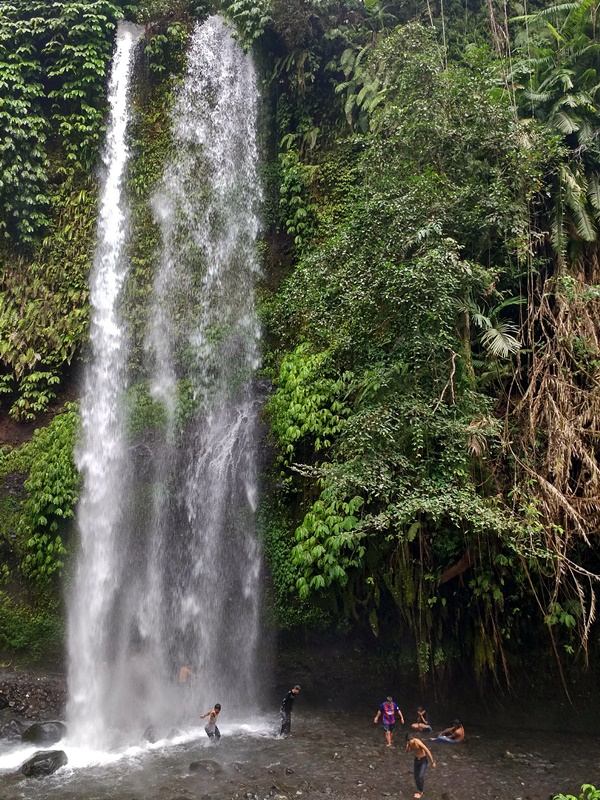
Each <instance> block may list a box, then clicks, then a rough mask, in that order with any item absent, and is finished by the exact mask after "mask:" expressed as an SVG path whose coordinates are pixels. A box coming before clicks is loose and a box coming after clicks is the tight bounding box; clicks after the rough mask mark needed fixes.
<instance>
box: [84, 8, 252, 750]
mask: <svg viewBox="0 0 600 800" xmlns="http://www.w3.org/2000/svg"><path fill="white" fill-rule="evenodd" d="M128 30H129V29H127V28H124V29H122V30H121V31H120V33H119V37H118V42H117V51H116V55H115V59H114V64H113V73H112V79H111V89H110V102H111V121H110V125H109V133H108V138H107V146H106V154H105V165H106V177H105V181H104V184H103V190H102V201H101V208H100V222H99V232H98V238H99V242H98V251H97V255H96V259H95V268H94V278H93V284H92V304H93V318H92V351H93V352H92V355H93V358H92V362H91V366H90V368H89V370H88V374H87V380H86V389H85V397H84V401H83V405H82V416H83V443H82V446H81V449H80V452H79V455H78V464H79V466H80V469H81V470H82V472H83V474H84V479H85V484H84V491H83V495H82V498H81V502H80V506H79V512H78V521H79V527H80V529H81V539H82V544H81V555H80V558H79V562H78V567H77V572H76V576H75V588H74V593H73V600H72V603H71V611H70V618H69V648H70V673H69V698H70V699H69V719H70V723H69V724H70V736H69V739H70V740H72V741H73V740H74V741H76V742H77V743H80V744H83V745H86V746H90V747H96V748H119V747H121V748H122V747H123V746H124V745H125V744H127V743H131V742H132V741H138V740H139V738H140V737H141V735H142V733H143V732H144V730H145V729H148V730H147V735H148V737H150V738H152V737H154V736H158V737H162V736H165V735H167V732H168V731H169V729H170V728H171V727H173V726H176V727H181V726H182V725H185V724H186V722H190V721H191V722H195V724H198V713H199V712H201V711H203V710H206V708H204V706H205V705H206V707H207V708H208V707H209V705H212V704H213V703H214V702H215V701H217V700H218V701H220V702H221V703H222V704H223V708H224V714H225V713H227V717H228V720H231V719H232V717H233V716H235V715H238V716H240V717H243V715H245V714H247V713H248V712H249V710H250V709H251V708H252V705H253V703H254V702H255V700H256V695H257V685H258V682H257V668H256V660H257V650H258V638H259V604H260V572H261V557H260V550H259V546H258V543H257V538H256V535H255V530H254V514H255V510H256V502H257V500H256V495H257V489H256V485H257V476H256V440H257V432H256V431H257V425H258V410H259V401H258V399H257V397H256V392H255V381H254V374H255V371H256V368H257V366H258V364H259V334H260V331H259V325H258V322H257V318H256V312H255V303H254V286H255V281H256V277H257V274H258V260H257V256H256V239H257V236H258V232H259V217H258V211H257V209H258V207H259V205H260V201H261V193H260V182H259V179H258V175H257V162H258V151H257V131H256V127H257V116H258V107H259V94H258V90H257V79H256V74H255V70H254V66H253V62H252V58H251V56H249V55H247V54H244V53H243V51H242V49H241V48H240V46H239V45H238V44H237V42H236V41H235V40H234V39H233V37H232V34H231V30H230V29H229V28H228V27H227V26H226V25H225V24H224V22H223V20H222V19H221V18H219V17H211V18H209V20H207V21H206V22H205V23H204V24H203V25H201V26H198V27H197V28H196V30H195V31H194V34H193V36H192V39H191V43H190V49H189V55H188V70H187V74H186V76H185V80H184V82H183V84H182V86H181V88H180V91H179V94H178V96H177V99H176V102H175V104H174V108H173V112H172V130H173V140H174V141H173V151H172V156H171V158H170V159H169V161H168V163H167V164H166V166H165V173H164V178H163V181H162V184H161V187H160V189H159V191H158V192H157V193H156V196H155V198H154V200H153V208H154V212H155V216H156V220H157V223H158V224H159V226H160V230H161V233H162V251H161V257H160V263H159V267H158V270H157V275H156V279H155V286H154V292H153V297H152V307H151V309H150V314H149V325H148V334H147V341H146V345H145V349H146V361H147V368H148V375H149V382H150V386H151V392H152V395H153V397H154V400H155V403H156V406H157V408H160V409H162V414H158V418H162V419H163V423H164V424H162V425H159V426H157V428H156V430H154V431H153V432H146V434H144V435H143V436H142V437H141V438H140V440H138V441H135V442H128V441H127V440H126V434H125V428H126V409H125V407H124V403H123V396H124V391H125V387H126V383H127V374H126V373H127V368H126V361H127V339H126V330H125V328H124V326H123V323H122V321H121V320H120V319H119V316H118V306H119V296H120V292H121V288H122V286H123V282H124V280H125V275H126V263H125V259H124V258H123V248H124V243H125V238H126V214H125V211H124V208H123V205H124V201H123V186H122V180H123V173H124V169H125V165H126V162H127V158H128V152H127V147H126V139H125V131H126V124H127V114H126V108H127V100H126V98H127V91H128V89H127V86H128V80H129V74H130V67H131V53H132V49H133V37H132V36H131V35H130V34H128V33H127V31H128ZM184 664H188V665H189V666H190V667H191V669H192V671H193V673H194V676H195V677H194V679H193V680H191V681H188V682H187V683H186V684H185V685H180V684H179V681H178V673H179V669H180V667H181V666H183V665H184Z"/></svg>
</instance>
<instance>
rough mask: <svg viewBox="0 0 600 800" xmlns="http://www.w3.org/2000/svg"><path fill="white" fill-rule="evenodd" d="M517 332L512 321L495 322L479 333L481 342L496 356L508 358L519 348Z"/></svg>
mask: <svg viewBox="0 0 600 800" xmlns="http://www.w3.org/2000/svg"><path fill="white" fill-rule="evenodd" d="M518 333H519V330H518V328H517V327H516V325H513V323H512V322H497V323H496V324H495V326H494V327H493V328H489V329H488V330H486V331H484V333H483V334H482V335H481V343H482V344H483V346H484V347H485V348H486V350H488V351H489V352H490V353H491V354H492V355H493V356H496V358H509V357H510V356H511V355H513V354H514V353H518V351H519V350H520V349H521V342H520V341H519V340H518V338H517V335H518Z"/></svg>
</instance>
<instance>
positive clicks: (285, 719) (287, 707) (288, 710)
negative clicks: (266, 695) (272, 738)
mask: <svg viewBox="0 0 600 800" xmlns="http://www.w3.org/2000/svg"><path fill="white" fill-rule="evenodd" d="M299 691H300V684H298V683H297V684H296V685H295V686H294V688H293V689H290V690H289V692H288V693H287V694H286V696H285V697H284V698H283V700H282V701H281V708H280V709H279V716H280V718H281V730H280V732H279V735H280V736H290V734H291V730H292V708H293V707H294V700H295V699H296V695H297V694H298V692H299Z"/></svg>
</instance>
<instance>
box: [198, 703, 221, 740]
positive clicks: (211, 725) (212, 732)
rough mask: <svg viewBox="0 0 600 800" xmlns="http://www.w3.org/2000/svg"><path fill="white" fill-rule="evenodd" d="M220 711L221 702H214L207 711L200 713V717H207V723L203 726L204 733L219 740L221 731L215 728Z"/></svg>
mask: <svg viewBox="0 0 600 800" xmlns="http://www.w3.org/2000/svg"><path fill="white" fill-rule="evenodd" d="M220 711H221V704H220V703H215V707H214V708H211V710H210V711H207V712H206V714H200V719H204V718H205V717H208V725H205V726H204V730H205V731H206V735H207V736H208V738H209V739H216V740H217V741H219V739H220V738H221V732H220V731H219V729H218V728H217V717H218V716H219V713H220Z"/></svg>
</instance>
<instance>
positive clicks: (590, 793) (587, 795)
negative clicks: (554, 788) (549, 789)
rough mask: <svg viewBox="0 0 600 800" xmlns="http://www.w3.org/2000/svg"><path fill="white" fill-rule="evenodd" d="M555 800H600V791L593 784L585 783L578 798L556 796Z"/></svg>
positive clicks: (563, 795)
mask: <svg viewBox="0 0 600 800" xmlns="http://www.w3.org/2000/svg"><path fill="white" fill-rule="evenodd" d="M553 800H600V789H596V788H595V787H594V786H592V784H591V783H584V784H583V785H582V787H581V794H580V795H579V796H578V797H575V796H574V795H572V794H556V795H554V799H553Z"/></svg>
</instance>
